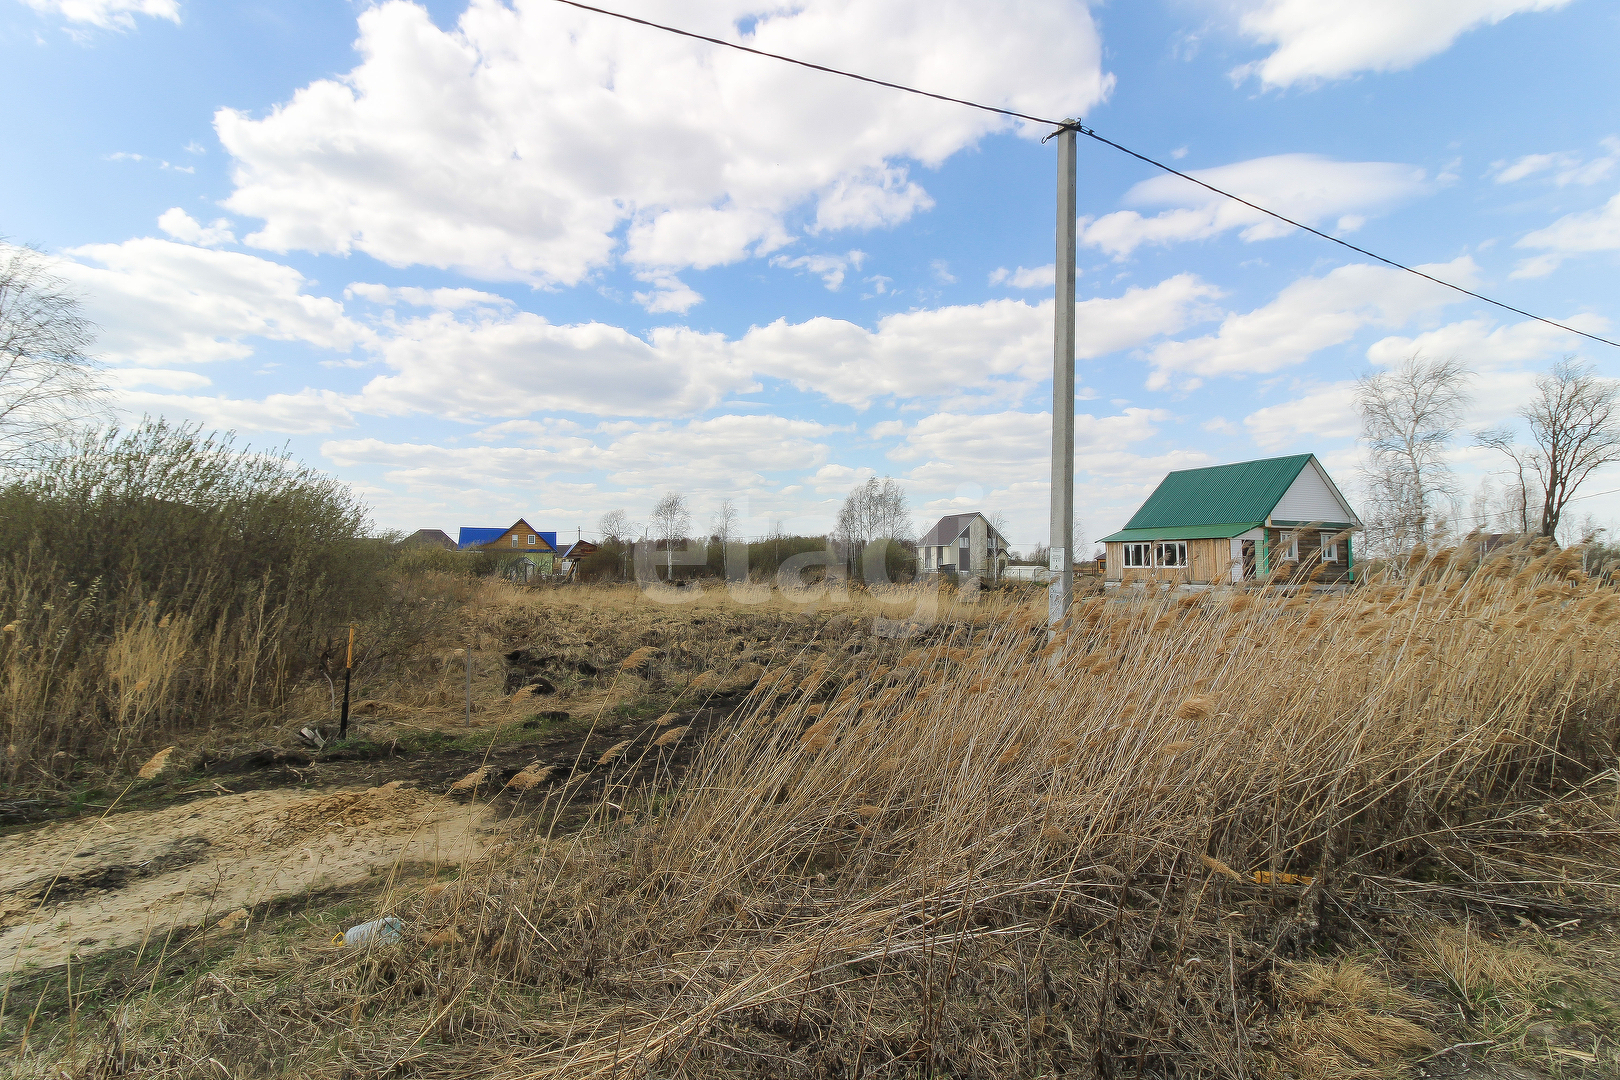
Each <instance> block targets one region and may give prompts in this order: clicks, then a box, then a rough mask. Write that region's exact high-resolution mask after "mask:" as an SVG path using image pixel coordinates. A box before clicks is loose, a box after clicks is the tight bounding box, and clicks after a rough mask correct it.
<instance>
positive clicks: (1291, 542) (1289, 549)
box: [1278, 532, 1299, 562]
mask: <svg viewBox="0 0 1620 1080" xmlns="http://www.w3.org/2000/svg"><path fill="white" fill-rule="evenodd" d="M1282 549H1283V550H1282V558H1281V559H1279V560H1278V561H1279V562H1299V533H1297V532H1285V533H1283V534H1282Z"/></svg>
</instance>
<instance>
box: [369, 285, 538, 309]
mask: <svg viewBox="0 0 1620 1080" xmlns="http://www.w3.org/2000/svg"><path fill="white" fill-rule="evenodd" d="M343 295H344V296H346V297H350V298H353V297H356V296H358V297H360V299H362V300H369V301H371V302H372V303H373V304H383V305H393V304H409V305H410V306H412V307H427V308H435V309H437V310H440V311H460V310H461V309H462V308H469V307H497V308H498V307H511V306H513V305H512V301H510V300H508V299H507V298H506V297H504V296H497V295H495V294H494V293H488V292H482V291H480V290H478V289H421V288H417V287H416V286H414V285H405V286H402V287H397V288H396V287H392V286H388V285H373V284H370V283H368V282H364V281H355V282H351V283H350V285H349V287H348V288H346V289H344V290H343Z"/></svg>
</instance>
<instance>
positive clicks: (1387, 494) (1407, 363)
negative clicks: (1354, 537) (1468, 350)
mask: <svg viewBox="0 0 1620 1080" xmlns="http://www.w3.org/2000/svg"><path fill="white" fill-rule="evenodd" d="M1472 377H1473V372H1471V371H1469V370H1468V368H1467V367H1466V366H1465V365H1464V364H1463V363H1462V361H1460V360H1458V359H1456V358H1455V357H1453V358H1452V359H1449V360H1427V359H1425V358H1423V357H1422V356H1417V355H1413V356H1409V357H1407V358H1406V359H1405V360H1402V361H1401V362H1400V363H1399V364H1397V365H1396V366H1395V367H1393V368H1391V369H1390V370H1388V371H1380V372H1377V373H1375V374H1370V375H1364V376H1362V377H1361V378H1360V379H1358V380H1356V389H1355V397H1356V405H1357V407H1358V408H1359V409H1360V411H1361V439H1362V442H1363V444H1364V445H1365V447H1366V452H1367V463H1366V466H1365V470H1364V474H1365V476H1366V480H1367V487H1368V493H1369V495H1370V496H1371V499H1370V501H1371V506H1370V507H1369V510H1370V513H1369V517H1370V518H1372V519H1373V520H1374V521H1376V522H1378V523H1379V525H1380V526H1381V527H1382V528H1383V529H1385V530H1387V534H1388V535H1390V536H1391V538H1392V541H1391V547H1393V548H1395V549H1399V548H1402V547H1405V546H1408V545H1407V544H1406V539H1407V538H1408V537H1410V538H1412V539H1413V540H1415V541H1417V542H1422V541H1424V540H1426V539H1427V537H1428V526H1429V522H1430V520H1431V518H1432V516H1433V510H1434V505H1435V503H1436V502H1437V501H1438V500H1439V499H1440V498H1441V497H1450V496H1454V495H1456V494H1457V487H1456V480H1455V478H1454V477H1453V475H1452V473H1451V469H1450V466H1449V465H1448V464H1447V463H1446V456H1445V455H1446V449H1447V447H1448V446H1449V445H1450V443H1451V440H1452V438H1453V437H1454V436H1455V435H1456V433H1457V429H1458V428H1459V427H1461V426H1462V419H1463V411H1464V409H1466V408H1467V406H1468V402H1469V393H1468V384H1469V381H1470V380H1471V379H1472Z"/></svg>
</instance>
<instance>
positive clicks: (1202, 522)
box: [1098, 454, 1362, 585]
mask: <svg viewBox="0 0 1620 1080" xmlns="http://www.w3.org/2000/svg"><path fill="white" fill-rule="evenodd" d="M1361 527H1362V525H1361V519H1360V518H1358V517H1357V516H1356V512H1355V511H1354V510H1353V509H1351V507H1350V503H1349V501H1348V500H1346V499H1345V497H1344V495H1343V494H1342V493H1341V492H1340V491H1339V488H1338V485H1337V484H1335V483H1334V482H1333V478H1332V477H1330V476H1328V474H1327V470H1326V469H1324V468H1323V467H1322V463H1321V462H1320V461H1317V460H1316V455H1315V454H1295V455H1293V456H1291V457H1280V458H1266V459H1264V460H1262V461H1239V462H1235V463H1233V464H1231V465H1212V466H1210V467H1209V468H1205V469H1183V470H1181V471H1179V472H1173V473H1170V474H1169V475H1168V476H1166V477H1165V478H1164V479H1163V480H1161V481H1160V482H1159V486H1158V487H1157V488H1155V489H1154V490H1153V494H1152V495H1149V496H1148V499H1147V502H1145V503H1143V504H1142V506H1141V508H1140V509H1139V510H1137V511H1136V513H1135V514H1133V515H1132V516H1131V520H1130V521H1129V522H1128V523H1127V524H1126V526H1125V527H1124V528H1123V529H1121V530H1120V531H1119V532H1117V533H1114V534H1113V535H1111V536H1105V537H1103V538H1102V539H1101V540H1100V541H1098V543H1101V544H1104V545H1106V546H1107V551H1108V559H1107V568H1106V570H1105V572H1104V573H1105V581H1107V582H1109V583H1113V584H1135V583H1138V582H1147V581H1167V582H1174V583H1177V584H1183V583H1185V584H1194V585H1209V584H1215V583H1217V582H1234V583H1236V582H1241V581H1243V580H1245V579H1247V578H1254V577H1270V576H1271V575H1272V574H1273V573H1276V572H1279V571H1280V572H1282V573H1285V574H1288V575H1290V576H1292V575H1293V574H1296V573H1302V572H1303V573H1305V574H1308V575H1310V577H1311V578H1312V579H1313V580H1316V581H1327V582H1335V581H1347V580H1352V579H1353V578H1354V576H1355V563H1354V560H1353V555H1352V551H1351V535H1352V534H1353V533H1354V532H1355V530H1357V529H1360V528H1361Z"/></svg>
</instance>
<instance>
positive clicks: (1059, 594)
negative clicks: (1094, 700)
mask: <svg viewBox="0 0 1620 1080" xmlns="http://www.w3.org/2000/svg"><path fill="white" fill-rule="evenodd" d="M1079 123H1080V121H1078V120H1065V121H1064V127H1063V130H1062V131H1060V132H1058V135H1057V159H1058V184H1057V273H1056V275H1055V276H1056V277H1057V304H1056V306H1055V307H1054V308H1053V317H1052V324H1053V346H1052V531H1051V539H1050V540H1049V541H1048V545H1047V546H1048V548H1049V549H1050V551H1051V554H1050V556H1049V560H1050V561H1049V562H1048V564H1047V569H1048V570H1050V571H1051V573H1052V585H1051V588H1050V589H1048V590H1047V593H1046V603H1047V606H1046V622H1047V625H1048V626H1056V625H1057V624H1058V623H1059V622H1061V621H1062V620H1063V616H1065V615H1066V614H1068V612H1069V601H1070V600H1071V599H1072V598H1073V596H1074V262H1075V239H1074V223H1075V215H1076V214H1077V213H1078V207H1077V206H1076V200H1075V183H1074V171H1075V149H1074V144H1075V131H1074V128H1075V126H1076V125H1078V124H1079Z"/></svg>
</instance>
